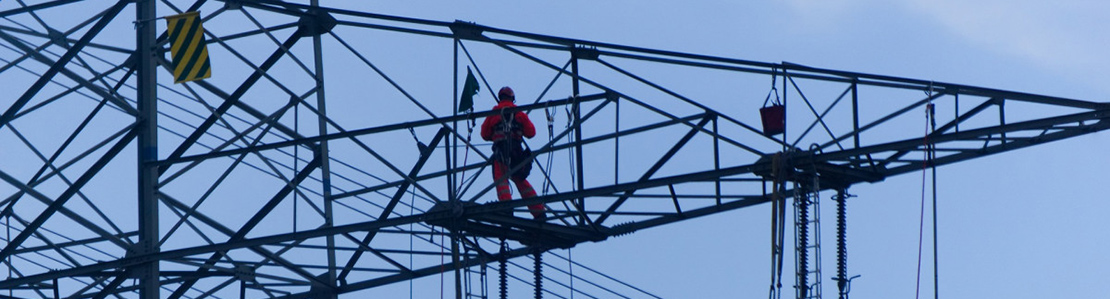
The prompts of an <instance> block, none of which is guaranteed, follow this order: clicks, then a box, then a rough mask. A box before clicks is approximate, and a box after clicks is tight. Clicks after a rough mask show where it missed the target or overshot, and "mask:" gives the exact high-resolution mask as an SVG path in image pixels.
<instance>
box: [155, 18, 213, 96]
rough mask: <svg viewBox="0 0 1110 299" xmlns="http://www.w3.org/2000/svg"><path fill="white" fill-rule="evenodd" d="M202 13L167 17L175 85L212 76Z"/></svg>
mask: <svg viewBox="0 0 1110 299" xmlns="http://www.w3.org/2000/svg"><path fill="white" fill-rule="evenodd" d="M200 23H201V20H200V12H196V11H190V12H187V13H183V14H179V15H173V16H168V17H166V31H167V32H169V34H170V42H171V43H172V44H171V45H170V54H172V55H173V83H181V82H189V81H193V80H200V79H204V78H208V77H211V76H212V70H211V69H210V68H209V64H208V46H207V44H206V43H205V42H204V27H201V24H200Z"/></svg>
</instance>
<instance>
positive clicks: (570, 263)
mask: <svg viewBox="0 0 1110 299" xmlns="http://www.w3.org/2000/svg"><path fill="white" fill-rule="evenodd" d="M573 261H574V255H573V254H572V252H571V251H570V248H567V271H569V273H568V275H569V276H570V278H569V280H570V299H574V262H573Z"/></svg>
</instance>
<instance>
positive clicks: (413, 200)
mask: <svg viewBox="0 0 1110 299" xmlns="http://www.w3.org/2000/svg"><path fill="white" fill-rule="evenodd" d="M410 193H411V194H412V196H411V199H409V215H415V213H414V212H415V210H416V192H410ZM412 225H413V223H411V222H410V223H409V232H410V234H409V252H412V251H413V249H414V247H413V239H414V238H416V234H412V233H411V232H412V231H413V230H412ZM412 256H413V255H412V254H410V255H409V269H412ZM412 281H413V280H412V279H409V299H412V291H413V287H412Z"/></svg>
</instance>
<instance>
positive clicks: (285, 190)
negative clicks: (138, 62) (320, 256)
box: [170, 155, 322, 298]
mask: <svg viewBox="0 0 1110 299" xmlns="http://www.w3.org/2000/svg"><path fill="white" fill-rule="evenodd" d="M320 159H321V158H320V155H315V157H314V158H313V159H312V162H309V164H308V165H305V168H304V169H302V170H300V171H299V172H298V173H297V175H296V177H294V178H293V180H292V181H291V182H290V183H289V184H287V185H285V186H283V187H282V188H281V190H279V191H278V192H277V194H275V195H274V196H273V197H271V198H270V200H269V201H267V203H266V204H265V205H263V206H262V208H260V209H259V211H258V212H256V213H255V214H254V216H252V217H251V218H250V219H249V220H248V221H247V222H246V223H244V224H243V226H242V227H241V228H240V229H239V230H238V231H237V232H235V234H233V235H232V236H231V238H230V239H229V240H228V243H234V242H238V241H241V240H243V239H245V238H246V235H247V233H249V232H250V231H251V230H253V229H254V228H255V227H256V226H257V225H258V223H259V222H261V221H262V219H263V218H265V217H266V216H268V215H269V214H270V212H271V211H272V210H273V209H274V208H276V207H277V204H278V203H280V202H281V201H282V200H284V199H285V197H286V196H287V195H288V194H289V193H290V192H292V191H293V190H292V189H293V188H294V186H297V185H300V183H301V181H304V179H305V178H307V177H308V175H309V174H311V173H312V172H313V171H315V170H316V169H317V168H319V167H320V163H321V162H320ZM226 254H227V252H226V251H221V252H216V253H215V254H213V255H212V256H211V257H209V258H208V261H206V262H205V264H206V265H212V264H215V262H216V261H218V260H219V259H220V258H222V257H223V256H225V255H226ZM291 270H294V272H298V271H295V269H291ZM205 271H207V270H206V269H204V268H201V269H199V270H197V272H205ZM298 274H300V275H302V276H307V277H306V278H308V279H310V280H311V281H316V279H315V277H313V276H312V275H306V273H298ZM316 282H317V283H322V282H319V281H316ZM195 283H196V280H195V279H189V280H187V281H185V282H184V283H182V284H181V286H179V287H178V288H177V290H176V291H174V292H173V294H171V295H170V298H179V297H180V296H182V295H183V294H184V292H185V291H186V290H188V289H189V288H190V287H192V286H193V285H194V284H195Z"/></svg>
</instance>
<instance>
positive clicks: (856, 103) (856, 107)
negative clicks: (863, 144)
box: [852, 79, 859, 148]
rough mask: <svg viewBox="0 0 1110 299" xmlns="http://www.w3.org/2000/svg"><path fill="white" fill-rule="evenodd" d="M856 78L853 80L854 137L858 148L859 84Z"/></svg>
mask: <svg viewBox="0 0 1110 299" xmlns="http://www.w3.org/2000/svg"><path fill="white" fill-rule="evenodd" d="M856 80H857V79H853V80H852V135H854V136H853V137H854V138H852V139H854V140H855V145H856V148H859V93H858V92H857V91H858V90H859V85H858V84H857V82H856Z"/></svg>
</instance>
